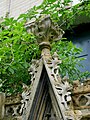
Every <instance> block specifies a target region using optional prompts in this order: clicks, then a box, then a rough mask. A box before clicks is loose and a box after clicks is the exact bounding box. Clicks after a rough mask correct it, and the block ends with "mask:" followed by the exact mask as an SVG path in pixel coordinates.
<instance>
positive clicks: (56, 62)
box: [47, 52, 61, 82]
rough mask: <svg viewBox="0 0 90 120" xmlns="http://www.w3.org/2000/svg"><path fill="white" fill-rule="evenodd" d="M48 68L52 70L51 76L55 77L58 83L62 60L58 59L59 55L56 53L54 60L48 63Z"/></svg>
mask: <svg viewBox="0 0 90 120" xmlns="http://www.w3.org/2000/svg"><path fill="white" fill-rule="evenodd" d="M47 64H48V67H49V68H50V69H51V75H52V76H53V77H54V80H55V81H56V82H58V78H59V76H60V75H59V66H58V65H59V64H61V60H59V58H58V54H57V53H56V52H55V53H54V55H53V58H52V59H50V60H48V61H47Z"/></svg>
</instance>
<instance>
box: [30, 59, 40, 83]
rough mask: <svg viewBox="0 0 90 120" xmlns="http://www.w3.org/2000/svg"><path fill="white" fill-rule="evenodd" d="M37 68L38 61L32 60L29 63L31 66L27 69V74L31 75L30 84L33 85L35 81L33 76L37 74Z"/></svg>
mask: <svg viewBox="0 0 90 120" xmlns="http://www.w3.org/2000/svg"><path fill="white" fill-rule="evenodd" d="M38 66H39V61H38V60H34V59H33V60H32V61H31V66H30V68H29V70H28V71H29V72H30V75H31V80H30V81H31V84H33V82H34V81H35V75H36V73H37V67H38Z"/></svg>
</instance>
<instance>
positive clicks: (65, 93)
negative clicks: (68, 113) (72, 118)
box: [55, 81, 71, 109]
mask: <svg viewBox="0 0 90 120" xmlns="http://www.w3.org/2000/svg"><path fill="white" fill-rule="evenodd" d="M55 88H56V89H57V92H58V94H59V95H60V96H61V103H62V104H64V106H65V109H69V106H68V105H70V103H69V102H71V92H70V91H71V86H70V85H69V83H68V82H67V81H62V82H61V83H60V84H58V85H56V86H55Z"/></svg>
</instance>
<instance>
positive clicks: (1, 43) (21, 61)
mask: <svg viewBox="0 0 90 120" xmlns="http://www.w3.org/2000/svg"><path fill="white" fill-rule="evenodd" d="M0 30H1V32H0V82H1V85H2V86H1V88H0V89H1V91H3V92H5V91H6V92H10V93H13V92H18V91H21V87H22V82H23V83H26V84H27V82H30V75H29V73H28V67H30V62H31V60H32V59H34V58H38V56H37V55H39V47H38V45H37V42H36V38H35V36H34V35H33V34H28V33H27V32H26V29H25V27H24V21H21V22H18V21H17V20H14V19H13V18H5V20H4V22H2V23H1V27H0Z"/></svg>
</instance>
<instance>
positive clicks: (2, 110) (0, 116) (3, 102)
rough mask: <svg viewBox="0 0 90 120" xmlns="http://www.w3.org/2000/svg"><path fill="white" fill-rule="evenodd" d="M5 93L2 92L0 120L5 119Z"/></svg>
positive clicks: (0, 97)
mask: <svg viewBox="0 0 90 120" xmlns="http://www.w3.org/2000/svg"><path fill="white" fill-rule="evenodd" d="M4 105H5V93H1V92H0V119H2V118H3V117H4Z"/></svg>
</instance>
